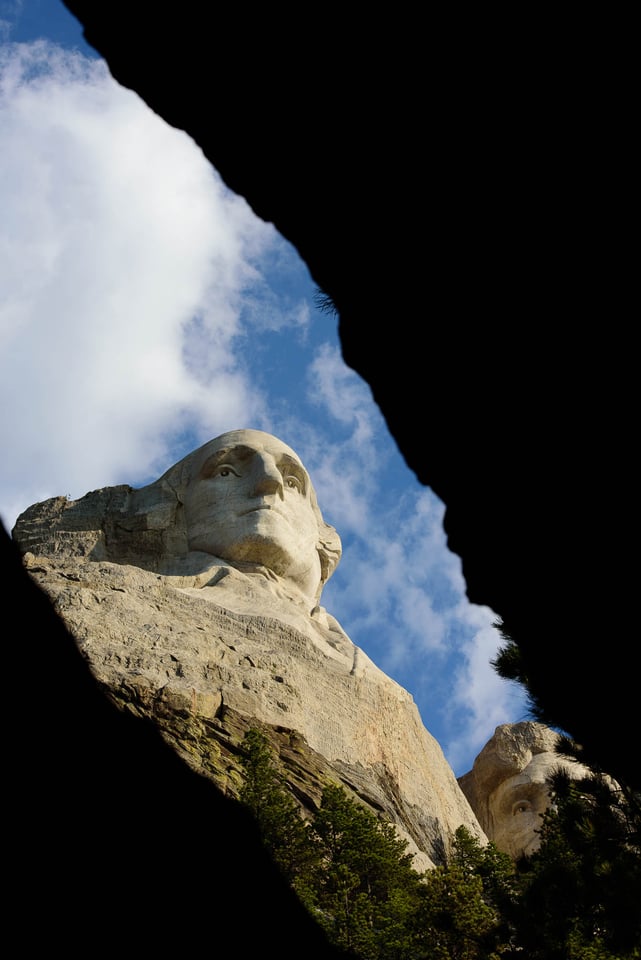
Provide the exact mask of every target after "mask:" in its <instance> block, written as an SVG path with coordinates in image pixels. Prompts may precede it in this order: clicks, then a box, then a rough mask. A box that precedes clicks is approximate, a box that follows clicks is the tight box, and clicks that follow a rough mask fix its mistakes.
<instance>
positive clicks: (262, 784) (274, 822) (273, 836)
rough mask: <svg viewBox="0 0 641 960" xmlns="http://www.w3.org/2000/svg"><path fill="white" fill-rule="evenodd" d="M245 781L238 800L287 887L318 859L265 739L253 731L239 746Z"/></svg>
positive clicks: (296, 806)
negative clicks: (254, 826)
mask: <svg viewBox="0 0 641 960" xmlns="http://www.w3.org/2000/svg"><path fill="white" fill-rule="evenodd" d="M242 748H243V753H242V756H241V763H242V765H243V767H244V773H245V781H244V783H243V786H242V787H241V790H240V800H241V802H242V803H244V804H245V806H247V807H248V808H249V810H250V811H251V813H252V814H253V816H254V818H255V820H256V822H257V824H258V828H259V830H260V833H261V836H262V838H263V842H264V843H265V845H266V847H267V849H268V850H269V851H270V853H271V855H272V857H273V859H274V861H275V862H276V863H277V864H278V866H279V867H280V869H281V870H282V872H283V874H284V875H285V877H286V878H287V880H288V881H289V883H290V884H295V882H296V880H297V879H298V878H299V877H301V875H304V874H305V873H306V872H307V871H309V870H310V869H311V864H312V863H313V862H314V860H315V859H316V858H317V851H316V847H315V845H314V843H313V842H311V841H310V838H309V835H308V830H307V827H306V825H305V823H304V821H303V819H302V817H301V814H300V809H299V806H298V804H297V803H296V801H295V800H294V798H293V796H292V795H291V793H290V792H289V791H288V790H287V789H286V787H285V779H284V777H283V775H282V774H281V772H280V770H279V769H278V767H277V765H276V763H275V761H274V758H273V753H272V750H271V748H270V746H269V743H268V741H267V739H266V738H265V737H264V736H263V734H262V733H260V731H258V730H255V729H252V730H249V731H248V733H247V734H246V735H245V738H244V740H243V744H242Z"/></svg>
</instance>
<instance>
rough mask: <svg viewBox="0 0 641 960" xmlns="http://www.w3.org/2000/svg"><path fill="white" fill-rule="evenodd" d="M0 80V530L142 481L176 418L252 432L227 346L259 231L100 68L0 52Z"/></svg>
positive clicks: (75, 59) (231, 344)
mask: <svg viewBox="0 0 641 960" xmlns="http://www.w3.org/2000/svg"><path fill="white" fill-rule="evenodd" d="M0 75H1V79H0V123H1V124H2V129H3V149H2V151H1V152H0V209H2V218H1V220H0V273H1V276H0V288H1V289H2V301H1V302H0V350H1V354H0V358H1V359H0V365H1V366H0V403H1V405H2V410H3V411H4V415H3V417H2V422H1V424H0V439H1V442H2V449H3V450H5V451H8V450H10V451H11V455H10V456H7V457H6V458H4V463H3V467H2V474H1V476H0V512H1V513H2V518H3V520H5V522H6V523H7V524H8V525H11V524H12V522H13V520H14V519H15V516H16V514H17V512H18V511H19V510H21V509H24V507H26V506H27V505H29V504H30V503H33V502H35V501H36V500H39V499H43V498H44V497H47V496H53V495H56V494H59V493H69V494H71V495H72V496H74V497H75V496H81V495H82V494H83V493H85V492H86V491H87V490H89V489H92V488H94V487H96V486H103V485H108V484H110V483H114V482H136V478H137V477H142V476H146V475H148V474H149V473H150V472H152V471H153V470H154V469H155V468H156V467H157V466H158V465H159V464H162V460H163V457H165V456H166V454H167V449H168V438H171V437H172V436H175V435H176V434H178V433H179V432H180V431H181V430H183V429H184V428H185V424H186V423H187V420H189V423H190V429H192V431H193V430H195V432H196V434H199V440H201V439H202V440H204V439H206V437H207V436H212V435H215V434H216V433H217V432H221V431H222V430H224V429H228V428H229V427H230V426H235V425H236V424H238V423H244V422H249V421H251V420H252V418H253V417H254V416H255V415H256V410H257V409H258V406H259V397H258V395H257V393H256V391H255V389H254V388H253V386H252V384H251V383H250V381H249V379H248V377H247V374H246V371H245V369H244V366H243V364H242V360H241V359H239V357H242V352H240V351H239V352H236V351H235V343H236V338H237V336H238V334H239V331H240V315H241V312H242V309H243V301H242V295H243V293H244V292H245V291H247V290H248V289H250V288H251V287H252V285H253V284H257V285H260V283H261V282H262V278H261V277H260V276H259V274H258V273H257V271H256V269H255V267H254V266H253V265H252V264H253V263H254V261H255V259H256V258H257V257H258V256H259V255H260V254H261V252H263V251H264V250H265V249H266V248H267V247H268V246H269V244H270V243H272V242H273V241H274V239H275V237H276V233H275V231H274V230H273V228H272V227H271V226H268V225H265V224H263V223H262V222H261V221H259V220H257V218H255V216H254V215H253V213H252V212H251V211H250V209H249V207H248V206H247V204H246V203H245V201H244V200H242V199H241V198H237V197H235V196H233V195H231V194H230V193H229V191H227V190H226V189H225V188H224V186H223V185H222V183H221V181H220V179H219V177H218V176H217V174H216V173H215V171H214V170H213V168H212V167H211V166H210V164H209V163H208V162H207V160H206V159H205V158H204V156H203V155H202V153H201V152H200V151H199V150H198V148H197V147H196V146H195V145H194V143H193V142H192V141H191V140H190V138H189V137H187V135H186V134H184V133H182V132H181V131H177V130H175V129H173V128H172V127H169V126H168V125H167V124H165V123H164V122H163V121H162V120H160V119H159V118H158V117H157V116H156V115H155V114H153V113H152V112H151V111H150V110H149V109H148V108H147V107H146V106H145V105H144V103H143V102H142V101H141V100H140V99H139V98H138V97H137V96H136V95H135V94H133V93H132V92H131V91H128V90H125V89H123V88H121V87H119V86H118V85H117V84H116V83H115V82H114V81H113V79H112V78H111V77H110V75H109V73H108V71H107V69H106V67H105V65H104V64H103V63H102V62H100V61H93V60H88V59H86V58H84V57H82V56H81V55H79V54H77V53H69V52H64V51H62V50H61V49H60V48H57V47H55V46H53V45H50V44H48V43H46V42H44V41H38V42H37V43H34V44H30V45H24V44H7V45H6V46H5V47H3V49H2V51H0ZM162 466H163V467H164V466H165V464H162ZM125 475H126V476H125Z"/></svg>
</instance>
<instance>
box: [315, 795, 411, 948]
mask: <svg viewBox="0 0 641 960" xmlns="http://www.w3.org/2000/svg"><path fill="white" fill-rule="evenodd" d="M312 829H313V833H314V835H315V837H316V838H317V842H318V845H319V849H320V850H321V851H322V860H321V862H320V863H319V864H318V867H317V869H316V871H315V876H314V882H313V884H312V885H311V888H310V889H313V895H312V898H311V899H310V900H309V901H308V905H309V907H310V908H311V909H312V910H313V912H314V913H315V915H316V916H317V917H318V918H319V920H320V922H321V924H322V926H323V927H324V928H325V929H326V931H327V932H328V935H329V936H330V938H331V940H332V942H333V943H335V944H336V945H337V946H339V947H342V948H343V949H346V950H348V951H350V952H351V954H352V955H353V956H354V957H360V958H363V960H410V958H416V960H420V958H421V957H424V956H426V954H424V952H423V950H422V949H421V948H420V944H421V941H422V939H423V934H422V931H421V930H420V929H419V928H418V926H417V924H416V916H417V911H418V907H419V904H420V886H421V875H420V874H419V873H418V872H417V871H416V870H414V869H413V867H412V856H411V854H408V853H406V848H407V841H406V840H402V839H401V838H400V837H399V836H398V834H397V833H396V830H395V828H394V826H393V825H392V824H391V823H388V822H387V821H385V820H383V819H382V818H379V817H377V816H375V814H373V813H372V812H371V811H369V810H367V809H366V808H365V807H364V806H362V805H361V804H360V803H358V802H357V801H355V800H352V799H351V798H350V797H349V796H348V794H347V792H346V791H345V790H344V789H343V788H342V787H338V786H329V787H327V788H326V789H325V790H324V791H323V797H322V803H321V807H320V810H319V811H318V813H317V814H316V817H315V819H314V822H313V825H312Z"/></svg>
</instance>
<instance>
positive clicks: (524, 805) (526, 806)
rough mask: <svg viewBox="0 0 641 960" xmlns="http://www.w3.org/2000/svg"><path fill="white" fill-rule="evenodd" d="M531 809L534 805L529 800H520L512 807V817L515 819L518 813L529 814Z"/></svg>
mask: <svg viewBox="0 0 641 960" xmlns="http://www.w3.org/2000/svg"><path fill="white" fill-rule="evenodd" d="M531 808H532V804H531V803H530V802H529V801H528V800H519V802H518V803H515V804H514V806H513V807H512V816H513V817H515V816H516V815H517V813H527V812H528V811H529V810H531Z"/></svg>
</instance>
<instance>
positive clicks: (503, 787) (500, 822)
mask: <svg viewBox="0 0 641 960" xmlns="http://www.w3.org/2000/svg"><path fill="white" fill-rule="evenodd" d="M559 767H568V765H567V764H565V763H564V762H563V761H562V760H560V758H559V756H558V754H556V753H537V754H535V755H534V756H533V757H532V759H531V760H530V762H529V763H528V765H527V766H526V767H525V768H524V769H523V770H521V772H520V773H517V774H515V775H514V776H512V777H508V778H507V779H506V780H504V781H503V782H502V783H500V784H499V786H498V787H497V788H496V789H495V790H494V791H493V792H492V793H491V794H490V797H489V804H488V805H489V814H490V818H491V822H492V827H493V829H492V840H493V841H494V843H495V844H496V846H497V847H498V848H499V850H502V851H504V852H505V853H509V854H510V856H511V857H513V858H514V859H518V858H519V857H520V856H522V855H523V854H525V855H526V856H529V855H530V854H531V853H534V851H535V850H537V849H538V847H539V845H540V836H539V834H538V832H537V831H539V830H540V829H541V825H542V822H543V821H542V819H541V815H542V814H543V813H544V812H545V810H546V809H547V808H548V807H549V805H550V793H549V789H548V786H547V783H546V779H547V778H548V777H549V776H550V774H551V773H552V771H553V770H555V769H558V768H559Z"/></svg>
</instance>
